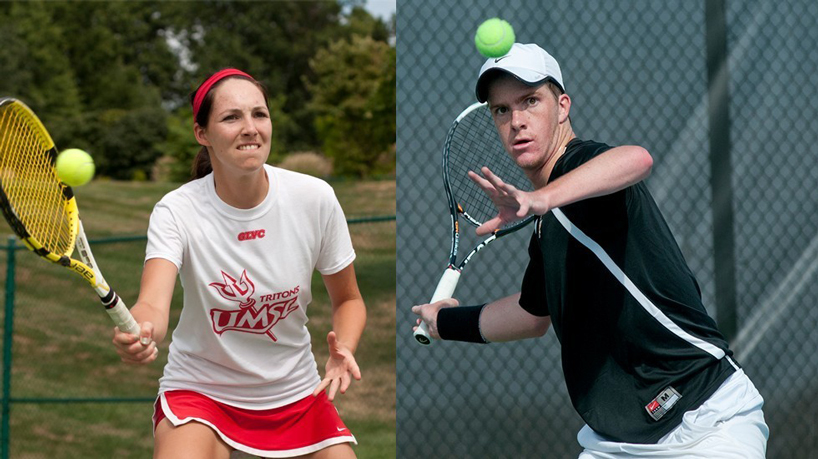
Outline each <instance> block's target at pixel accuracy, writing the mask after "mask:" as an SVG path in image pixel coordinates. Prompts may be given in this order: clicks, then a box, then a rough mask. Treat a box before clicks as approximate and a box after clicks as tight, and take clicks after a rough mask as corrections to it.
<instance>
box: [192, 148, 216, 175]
mask: <svg viewBox="0 0 818 459" xmlns="http://www.w3.org/2000/svg"><path fill="white" fill-rule="evenodd" d="M211 172H213V166H212V165H211V164H210V153H209V152H208V151H207V147H204V146H203V147H202V148H201V149H200V150H199V152H198V153H196V157H195V158H193V165H192V166H191V167H190V179H191V180H196V179H200V178H202V177H204V176H205V175H207V174H209V173H211Z"/></svg>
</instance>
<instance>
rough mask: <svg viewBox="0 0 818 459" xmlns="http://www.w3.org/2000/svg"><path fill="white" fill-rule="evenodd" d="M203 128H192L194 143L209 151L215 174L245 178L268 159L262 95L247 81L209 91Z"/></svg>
mask: <svg viewBox="0 0 818 459" xmlns="http://www.w3.org/2000/svg"><path fill="white" fill-rule="evenodd" d="M213 91H214V92H213V104H212V106H211V109H210V117H209V118H208V121H207V127H201V126H199V125H198V124H196V125H195V126H194V133H195V135H196V140H197V141H198V142H199V143H200V144H201V145H204V146H206V147H210V148H209V149H210V151H211V155H210V162H211V163H212V165H213V170H214V171H216V172H220V173H221V172H227V173H233V174H236V175H245V174H247V173H251V172H254V171H257V170H259V169H260V168H262V166H263V165H264V163H265V162H266V161H267V157H268V156H269V155H270V136H271V135H272V132H273V126H272V124H271V122H270V112H269V110H268V109H267V104H266V101H265V100H264V94H263V93H262V92H261V91H260V90H259V89H258V87H256V85H255V84H254V83H252V82H250V81H248V80H244V79H238V78H232V79H227V80H225V81H223V82H222V83H221V84H219V85H218V86H217V87H216V88H215V89H213Z"/></svg>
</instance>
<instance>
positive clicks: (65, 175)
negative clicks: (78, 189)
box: [54, 148, 96, 186]
mask: <svg viewBox="0 0 818 459" xmlns="http://www.w3.org/2000/svg"><path fill="white" fill-rule="evenodd" d="M54 167H55V169H56V170H57V176H58V177H59V178H60V180H62V182H63V183H65V184H66V185H68V186H82V185H85V184H86V183H88V182H90V181H91V179H92V178H94V171H95V169H96V168H95V167H94V158H92V157H91V155H89V154H88V153H86V152H84V151H82V150H80V149H79V148H69V149H68V150H65V151H63V152H62V153H60V154H59V156H57V163H56V164H55V165H54Z"/></svg>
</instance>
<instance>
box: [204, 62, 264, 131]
mask: <svg viewBox="0 0 818 459" xmlns="http://www.w3.org/2000/svg"><path fill="white" fill-rule="evenodd" d="M233 75H241V76H245V77H247V78H249V79H251V80H253V81H256V79H255V78H253V77H251V76H250V75H248V74H246V73H244V72H242V71H241V70H239V69H224V70H220V71H218V72H216V73H214V74H213V75H211V76H210V78H208V79H207V80H205V82H204V83H202V85H201V86H199V89H197V90H196V96H194V97H193V119H194V120H195V119H196V115H198V114H199V107H201V106H202V101H203V100H204V98H205V96H206V95H207V93H208V92H209V91H210V88H212V87H213V85H214V84H216V83H218V82H219V81H221V80H223V79H225V78H227V77H229V76H233Z"/></svg>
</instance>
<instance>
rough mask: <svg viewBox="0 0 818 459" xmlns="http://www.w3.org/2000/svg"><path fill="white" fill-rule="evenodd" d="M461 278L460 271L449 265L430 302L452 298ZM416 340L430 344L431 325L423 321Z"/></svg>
mask: <svg viewBox="0 0 818 459" xmlns="http://www.w3.org/2000/svg"><path fill="white" fill-rule="evenodd" d="M459 280H460V271H458V270H456V269H454V268H452V267H448V268H446V271H444V272H443V275H442V276H440V281H439V282H438V283H437V288H435V293H434V294H432V299H431V300H430V301H429V303H436V302H438V301H440V300H445V299H446V298H451V297H452V295H454V290H455V289H456V288H457V282H458V281H459ZM415 340H417V342H418V343H420V344H423V345H424V346H428V345H429V344H431V343H432V338H431V337H430V336H429V327H427V326H426V322H423V321H421V322H420V325H419V326H418V328H417V330H415Z"/></svg>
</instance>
